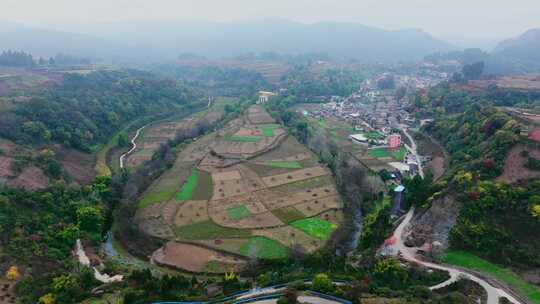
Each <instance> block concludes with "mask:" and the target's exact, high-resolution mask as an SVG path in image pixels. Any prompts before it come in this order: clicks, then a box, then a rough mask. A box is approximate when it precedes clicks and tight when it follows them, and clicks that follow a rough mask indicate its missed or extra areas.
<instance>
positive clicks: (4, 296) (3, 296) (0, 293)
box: [0, 278, 16, 304]
mask: <svg viewBox="0 0 540 304" xmlns="http://www.w3.org/2000/svg"><path fill="white" fill-rule="evenodd" d="M14 287H15V283H14V282H12V281H8V280H6V279H3V278H2V279H0V304H11V303H15V302H16V298H15V290H14Z"/></svg>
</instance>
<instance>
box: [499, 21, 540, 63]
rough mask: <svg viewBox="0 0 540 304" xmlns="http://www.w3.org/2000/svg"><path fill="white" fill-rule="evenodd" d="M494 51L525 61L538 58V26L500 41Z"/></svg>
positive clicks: (539, 58) (539, 36) (539, 30)
mask: <svg viewBox="0 0 540 304" xmlns="http://www.w3.org/2000/svg"><path fill="white" fill-rule="evenodd" d="M494 53H495V54H498V55H503V56H507V57H510V58H515V59H518V60H523V61H527V62H532V61H538V60H540V28H536V29H531V30H528V31H526V32H525V33H523V34H522V35H520V36H518V37H515V38H512V39H508V40H505V41H502V42H500V43H499V45H497V47H496V48H495V50H494Z"/></svg>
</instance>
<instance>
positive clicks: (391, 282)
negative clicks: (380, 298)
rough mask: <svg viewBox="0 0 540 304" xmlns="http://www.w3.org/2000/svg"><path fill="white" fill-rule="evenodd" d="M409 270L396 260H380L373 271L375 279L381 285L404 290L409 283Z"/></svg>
mask: <svg viewBox="0 0 540 304" xmlns="http://www.w3.org/2000/svg"><path fill="white" fill-rule="evenodd" d="M407 277H408V274H407V270H405V269H404V268H403V267H401V265H400V264H399V262H398V261H397V260H395V259H382V260H379V261H378V262H377V263H376V264H375V267H374V269H373V278H374V279H375V280H377V282H379V283H380V284H381V285H384V286H390V287H391V288H402V287H403V286H405V283H406V281H407Z"/></svg>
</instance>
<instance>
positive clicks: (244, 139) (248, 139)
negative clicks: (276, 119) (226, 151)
mask: <svg viewBox="0 0 540 304" xmlns="http://www.w3.org/2000/svg"><path fill="white" fill-rule="evenodd" d="M228 140H229V141H236V142H259V141H261V140H262V136H255V135H252V136H239V135H233V136H230V137H229V138H228Z"/></svg>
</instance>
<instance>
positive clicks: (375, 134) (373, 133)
mask: <svg viewBox="0 0 540 304" xmlns="http://www.w3.org/2000/svg"><path fill="white" fill-rule="evenodd" d="M364 136H365V137H366V138H368V139H383V138H384V135H383V134H381V133H379V132H377V131H371V132H367V133H364Z"/></svg>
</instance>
